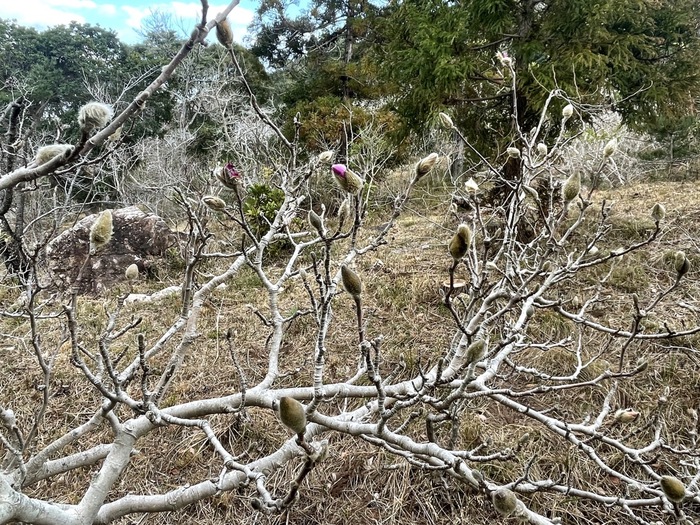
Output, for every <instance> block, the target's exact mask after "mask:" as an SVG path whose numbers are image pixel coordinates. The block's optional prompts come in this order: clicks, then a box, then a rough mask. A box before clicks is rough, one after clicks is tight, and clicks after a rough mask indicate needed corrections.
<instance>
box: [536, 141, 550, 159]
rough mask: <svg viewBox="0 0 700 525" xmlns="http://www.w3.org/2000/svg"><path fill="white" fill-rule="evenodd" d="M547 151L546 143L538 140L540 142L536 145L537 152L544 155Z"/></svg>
mask: <svg viewBox="0 0 700 525" xmlns="http://www.w3.org/2000/svg"><path fill="white" fill-rule="evenodd" d="M548 151H549V149H548V148H547V144H545V143H544V142H540V143H539V144H538V145H537V153H539V154H540V155H542V156H543V157H544V156H545V155H547V152H548Z"/></svg>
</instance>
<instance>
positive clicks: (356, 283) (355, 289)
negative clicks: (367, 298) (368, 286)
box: [340, 265, 362, 298]
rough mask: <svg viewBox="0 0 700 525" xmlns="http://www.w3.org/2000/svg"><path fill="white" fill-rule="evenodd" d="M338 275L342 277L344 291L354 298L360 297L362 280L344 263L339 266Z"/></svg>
mask: <svg viewBox="0 0 700 525" xmlns="http://www.w3.org/2000/svg"><path fill="white" fill-rule="evenodd" d="M340 276H341V277H342V279H343V287H344V288H345V291H346V292H348V293H349V294H350V295H352V296H353V297H354V298H358V297H360V295H361V294H362V281H360V277H359V276H358V275H357V274H356V273H355V272H353V271H352V270H351V269H350V268H348V267H347V266H345V265H343V266H341V267H340Z"/></svg>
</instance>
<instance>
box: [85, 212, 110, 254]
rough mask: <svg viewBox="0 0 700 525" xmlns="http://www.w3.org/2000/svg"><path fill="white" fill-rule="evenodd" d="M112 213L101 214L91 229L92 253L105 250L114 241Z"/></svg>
mask: <svg viewBox="0 0 700 525" xmlns="http://www.w3.org/2000/svg"><path fill="white" fill-rule="evenodd" d="M112 231H113V230H112V211H111V210H105V211H103V212H102V213H100V214H99V215H98V217H97V219H96V220H95V222H93V223H92V226H91V227H90V252H91V253H94V252H96V251H97V250H99V249H100V248H103V247H104V246H106V245H107V244H109V241H110V240H111V239H112Z"/></svg>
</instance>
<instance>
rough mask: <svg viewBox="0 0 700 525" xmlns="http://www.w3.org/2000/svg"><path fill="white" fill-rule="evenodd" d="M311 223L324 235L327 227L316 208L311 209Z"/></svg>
mask: <svg viewBox="0 0 700 525" xmlns="http://www.w3.org/2000/svg"><path fill="white" fill-rule="evenodd" d="M309 224H310V225H311V227H312V228H313V229H315V230H316V231H317V232H318V234H319V235H320V236H321V237H323V235H324V233H325V228H324V227H323V219H321V217H319V216H318V213H316V212H315V211H314V210H309Z"/></svg>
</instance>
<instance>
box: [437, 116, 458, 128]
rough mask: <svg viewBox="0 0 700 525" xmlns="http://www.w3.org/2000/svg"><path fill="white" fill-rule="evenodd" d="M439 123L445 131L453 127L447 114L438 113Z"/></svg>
mask: <svg viewBox="0 0 700 525" xmlns="http://www.w3.org/2000/svg"><path fill="white" fill-rule="evenodd" d="M440 123H441V124H442V125H443V126H444V127H445V128H447V129H452V128H454V127H455V125H454V122H452V119H451V118H450V116H449V115H448V114H447V113H442V112H441V113H440Z"/></svg>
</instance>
